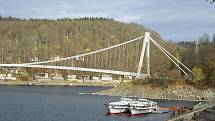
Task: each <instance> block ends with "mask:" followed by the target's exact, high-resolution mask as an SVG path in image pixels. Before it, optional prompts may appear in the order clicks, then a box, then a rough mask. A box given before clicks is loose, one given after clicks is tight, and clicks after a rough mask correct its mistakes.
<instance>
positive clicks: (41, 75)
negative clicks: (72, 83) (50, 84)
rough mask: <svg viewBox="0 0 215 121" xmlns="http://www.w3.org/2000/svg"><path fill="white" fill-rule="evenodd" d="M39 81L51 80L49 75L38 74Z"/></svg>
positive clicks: (36, 76)
mask: <svg viewBox="0 0 215 121" xmlns="http://www.w3.org/2000/svg"><path fill="white" fill-rule="evenodd" d="M35 78H36V79H37V80H50V78H49V74H48V73H38V74H36V75H35Z"/></svg>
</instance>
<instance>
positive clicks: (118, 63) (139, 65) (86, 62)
mask: <svg viewBox="0 0 215 121" xmlns="http://www.w3.org/2000/svg"><path fill="white" fill-rule="evenodd" d="M150 42H151V43H153V44H154V45H155V46H156V47H157V48H159V49H160V50H161V51H162V52H163V53H164V55H165V56H166V57H167V58H169V59H170V60H171V61H172V62H173V63H174V64H175V65H176V66H177V67H178V68H179V69H180V70H181V71H182V72H183V73H184V74H185V75H187V72H190V73H192V71H191V70H190V69H189V68H188V67H186V66H185V65H184V64H183V63H181V62H180V61H179V60H178V59H177V58H176V57H174V56H173V55H172V54H170V53H169V52H168V51H167V50H166V49H165V48H164V47H162V46H161V45H160V44H159V43H157V42H156V41H155V40H154V39H153V38H152V37H151V36H150V33H149V32H146V33H145V35H144V36H140V37H138V38H135V39H132V40H129V41H126V42H123V43H121V44H117V45H114V46H110V47H107V48H103V49H99V50H96V51H92V52H87V53H83V54H79V55H74V56H70V57H64V58H58V59H52V60H47V61H39V62H31V63H21V64H0V67H18V68H21V67H23V68H45V69H63V70H74V71H86V72H96V73H108V74H116V75H129V76H135V77H136V78H142V77H146V76H150V75H151V73H150ZM144 59H146V60H145V62H146V66H145V68H146V69H145V70H146V72H145V73H144V72H143V67H144V66H143V63H144Z"/></svg>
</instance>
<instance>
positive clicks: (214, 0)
mask: <svg viewBox="0 0 215 121" xmlns="http://www.w3.org/2000/svg"><path fill="white" fill-rule="evenodd" d="M207 1H208V2H210V3H211V4H212V3H214V2H215V0H207Z"/></svg>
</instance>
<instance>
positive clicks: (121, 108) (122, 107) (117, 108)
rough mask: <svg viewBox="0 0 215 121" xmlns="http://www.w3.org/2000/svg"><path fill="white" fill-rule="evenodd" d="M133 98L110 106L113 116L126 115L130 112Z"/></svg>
mask: <svg viewBox="0 0 215 121" xmlns="http://www.w3.org/2000/svg"><path fill="white" fill-rule="evenodd" d="M133 101H134V99H132V98H124V97H123V98H121V100H120V101H118V102H111V103H109V104H108V110H109V112H110V113H111V114H118V113H125V112H128V111H129V104H130V103H131V102H133Z"/></svg>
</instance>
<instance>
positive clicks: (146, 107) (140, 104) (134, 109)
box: [129, 98, 157, 115]
mask: <svg viewBox="0 0 215 121" xmlns="http://www.w3.org/2000/svg"><path fill="white" fill-rule="evenodd" d="M154 109H157V103H156V102H153V101H149V100H147V99H142V98H141V99H139V100H138V101H137V102H135V103H130V104H129V110H130V112H131V114H134V115H135V114H144V113H152V111H153V110H154Z"/></svg>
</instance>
